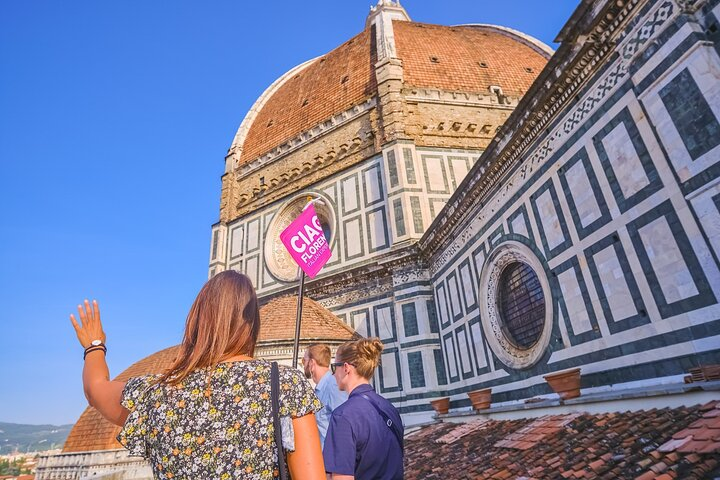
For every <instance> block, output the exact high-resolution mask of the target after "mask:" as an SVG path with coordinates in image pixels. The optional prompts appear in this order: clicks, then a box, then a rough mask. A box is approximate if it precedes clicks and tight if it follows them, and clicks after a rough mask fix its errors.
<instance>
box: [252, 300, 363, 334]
mask: <svg viewBox="0 0 720 480" xmlns="http://www.w3.org/2000/svg"><path fill="white" fill-rule="evenodd" d="M297 298H298V297H297V296H293V295H288V296H284V297H278V298H275V299H273V300H271V301H270V302H268V303H267V304H266V305H264V306H263V307H261V308H260V322H261V327H260V336H259V338H258V343H260V342H271V341H282V340H292V339H294V338H295V317H296V316H297ZM356 336H357V334H356V333H355V331H354V330H353V329H352V328H350V327H349V326H348V325H346V324H345V323H343V322H342V321H341V320H340V319H339V318H338V317H336V316H335V315H333V314H332V312H330V311H329V310H327V309H326V308H325V307H323V306H322V305H320V304H319V303H317V302H316V301H314V300H311V299H309V298H308V297H303V315H302V321H301V323H300V338H303V339H313V340H340V341H347V340H351V339H353V338H355V337H356Z"/></svg>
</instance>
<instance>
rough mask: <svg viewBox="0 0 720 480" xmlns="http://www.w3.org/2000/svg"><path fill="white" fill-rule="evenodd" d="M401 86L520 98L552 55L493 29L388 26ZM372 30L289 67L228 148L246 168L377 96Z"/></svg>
mask: <svg viewBox="0 0 720 480" xmlns="http://www.w3.org/2000/svg"><path fill="white" fill-rule="evenodd" d="M393 29H394V32H395V33H394V34H395V43H396V45H397V55H398V57H399V58H400V60H401V61H402V65H403V73H404V85H405V86H406V87H421V88H436V89H442V90H447V91H462V92H471V93H487V92H488V89H489V88H490V86H495V85H497V86H500V87H502V89H503V91H504V93H505V94H510V95H516V96H520V95H522V94H523V93H525V92H526V91H527V90H528V89H529V88H530V85H531V84H532V82H533V81H534V80H535V78H536V76H537V74H538V73H539V72H540V71H541V70H542V69H543V67H544V66H545V64H546V63H547V60H548V59H549V58H550V55H551V54H552V50H551V49H550V48H549V47H547V46H546V45H544V44H543V43H542V42H540V41H538V40H536V39H534V38H531V37H529V36H527V35H525V34H522V33H520V32H517V31H515V30H512V29H509V28H504V27H499V26H494V25H479V24H478V25H460V26H453V27H447V26H441V25H430V24H424V23H417V22H411V21H405V20H395V21H393ZM375 52H376V45H375V34H374V30H373V29H372V28H371V27H367V28H366V29H365V30H364V31H362V32H361V33H359V34H358V35H356V36H355V37H353V38H351V39H350V40H348V41H347V42H345V43H343V44H342V45H340V46H339V47H337V48H336V49H334V50H332V51H331V52H329V53H327V54H325V55H323V56H321V57H318V58H315V59H312V60H309V61H307V62H305V63H303V64H301V65H298V66H297V67H295V68H293V69H292V70H290V71H289V72H287V73H286V74H285V75H283V76H282V77H280V78H279V79H278V80H276V81H275V82H274V83H273V84H272V85H271V86H270V87H269V88H268V89H267V90H266V91H265V92H264V93H263V94H262V95H261V96H260V98H258V100H257V101H256V102H255V104H254V105H253V107H252V108H251V110H250V112H248V114H247V116H246V117H245V119H244V120H243V122H242V124H241V126H240V129H239V130H238V132H237V134H236V136H235V140H234V141H233V147H231V149H238V148H239V149H241V151H242V153H241V155H240V159H239V163H238V164H239V165H244V164H247V163H249V162H251V161H253V160H254V159H256V158H258V157H259V156H262V155H264V154H266V153H268V152H270V151H272V150H274V149H276V148H277V147H279V146H280V145H282V144H283V143H285V142H287V141H289V140H290V139H292V138H294V137H296V136H298V135H300V134H302V133H303V132H306V131H308V130H310V129H312V128H313V127H315V126H317V125H319V124H321V123H322V122H324V121H326V120H328V119H329V118H330V117H332V116H333V115H336V114H339V113H341V112H344V111H346V110H348V109H350V108H352V107H353V106H355V105H358V104H360V103H362V102H364V101H365V100H368V99H369V98H371V97H374V96H376V95H377V82H376V79H375V69H374V65H375V63H376V53H375Z"/></svg>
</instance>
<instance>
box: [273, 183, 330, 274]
mask: <svg viewBox="0 0 720 480" xmlns="http://www.w3.org/2000/svg"><path fill="white" fill-rule="evenodd" d="M310 198H320V200H321V202H315V204H314V207H315V212H317V215H318V220H320V225H321V226H322V229H323V234H324V235H325V238H326V239H327V241H328V244H329V245H330V246H331V247H332V241H333V238H334V236H335V210H334V209H333V206H332V203H330V200H329V199H328V198H327V197H325V196H324V195H321V194H318V193H304V194H301V195H297V196H295V197H293V198H292V199H291V200H290V201H289V202H287V203H286V204H285V205H284V206H283V207H281V208H280V210H279V211H278V213H276V214H275V216H274V217H273V219H272V221H271V222H270V226H269V227H268V229H267V233H266V235H265V265H267V268H268V270H270V273H272V275H273V276H274V277H275V278H277V279H278V280H280V281H283V282H292V281H294V280H296V279H297V278H298V277H297V274H298V266H297V264H296V263H295V261H294V260H293V259H292V257H291V256H290V253H288V251H287V249H285V246H284V245H283V243H282V241H280V233H282V231H283V230H285V229H286V228H287V226H288V225H290V223H292V221H293V220H295V218H297V216H298V215H300V213H301V212H302V209H303V207H305V205H307V203H308V200H309V199H310Z"/></svg>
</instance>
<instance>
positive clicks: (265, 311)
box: [63, 296, 357, 452]
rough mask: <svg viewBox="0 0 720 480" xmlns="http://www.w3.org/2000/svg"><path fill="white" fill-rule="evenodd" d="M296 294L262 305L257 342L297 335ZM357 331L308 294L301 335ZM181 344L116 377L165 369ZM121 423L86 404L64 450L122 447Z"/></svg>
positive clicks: (343, 336)
mask: <svg viewBox="0 0 720 480" xmlns="http://www.w3.org/2000/svg"><path fill="white" fill-rule="evenodd" d="M296 308H297V296H286V297H280V298H277V299H274V300H271V301H270V302H269V303H267V304H266V305H264V306H263V307H262V308H261V309H260V334H259V336H258V344H261V343H278V342H291V341H292V340H293V339H294V335H295V316H296ZM356 336H357V334H356V333H355V331H354V330H353V329H352V328H350V327H349V326H347V325H345V324H344V323H343V322H342V321H340V319H339V318H338V317H336V316H335V315H333V314H332V313H331V312H330V311H328V310H327V309H325V308H324V307H323V306H321V305H320V304H319V303H317V302H315V301H313V300H311V299H309V298H307V297H305V298H304V299H303V316H302V328H301V331H300V338H303V339H306V340H333V341H336V342H337V341H341V342H342V341H347V340H351V339H353V338H355V337H356ZM179 349H180V346H179V345H176V346H174V347H170V348H166V349H164V350H160V351H159V352H157V353H154V354H152V355H150V356H148V357H146V358H144V359H142V360H140V361H139V362H137V363H135V364H133V365H131V366H130V367H129V368H128V369H127V370H125V371H124V372H122V373H121V374H120V375H118V376H117V377H116V378H115V380H119V381H123V382H124V381H127V380H128V379H129V378H131V377H137V376H140V375H147V374H151V373H162V372H164V371H165V370H167V369H168V368H170V366H171V365H172V363H173V361H174V360H175V358H176V357H177V354H178V351H179ZM118 433H120V427H118V426H115V425H113V424H112V423H110V422H108V421H107V420H105V419H104V418H103V417H102V416H101V415H100V414H99V413H98V411H97V410H95V409H94V408H92V407H87V408H86V409H85V411H84V412H83V413H82V415H80V418H79V419H78V421H77V423H75V426H74V427H73V428H72V430H71V431H70V434H69V435H68V438H67V440H65V445H64V446H63V452H87V451H96V450H114V449H119V448H122V446H121V445H120V444H119V443H118V441H117V440H115V437H117V435H118Z"/></svg>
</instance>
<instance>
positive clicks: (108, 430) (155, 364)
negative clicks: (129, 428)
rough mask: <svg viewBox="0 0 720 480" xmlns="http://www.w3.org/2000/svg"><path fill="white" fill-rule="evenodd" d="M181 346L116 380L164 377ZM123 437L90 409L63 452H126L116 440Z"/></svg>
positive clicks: (145, 361) (152, 357) (150, 358)
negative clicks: (140, 376)
mask: <svg viewBox="0 0 720 480" xmlns="http://www.w3.org/2000/svg"><path fill="white" fill-rule="evenodd" d="M179 348H180V346H179V345H176V346H174V347H170V348H166V349H165V350H160V351H159V352H157V353H154V354H152V355H150V356H148V357H145V358H143V359H142V360H140V361H139V362H137V363H134V364H133V365H131V366H130V367H129V368H128V369H127V370H125V371H124V372H122V373H121V374H120V375H118V376H117V377H115V379H114V380H119V381H122V382H124V381H127V380H128V379H129V378H131V377H137V376H139V375H147V374H149V373H161V372H163V371H165V370H167V369H168V368H170V365H172V363H173V361H174V360H175V358H176V357H177V353H178V350H179ZM118 433H120V427H118V426H116V425H113V424H112V423H110V422H108V421H107V420H105V419H104V418H103V417H102V415H100V414H99V413H98V411H97V410H95V409H94V408H92V407H87V408H86V409H85V411H84V412H83V413H82V415H80V418H79V419H78V421H77V423H75V426H74V427H73V429H72V430H71V431H70V434H69V435H68V438H67V440H65V445H64V446H63V452H87V451H94V450H112V449H117V448H122V445H120V443H118V441H117V440H115V437H117V434H118Z"/></svg>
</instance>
